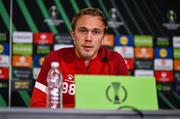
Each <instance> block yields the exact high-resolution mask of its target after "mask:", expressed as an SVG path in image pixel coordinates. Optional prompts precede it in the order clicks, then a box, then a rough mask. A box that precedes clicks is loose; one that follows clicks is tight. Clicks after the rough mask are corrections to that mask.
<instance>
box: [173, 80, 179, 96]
mask: <svg viewBox="0 0 180 119" xmlns="http://www.w3.org/2000/svg"><path fill="white" fill-rule="evenodd" d="M174 91H175V92H176V93H178V94H180V83H175V84H174Z"/></svg>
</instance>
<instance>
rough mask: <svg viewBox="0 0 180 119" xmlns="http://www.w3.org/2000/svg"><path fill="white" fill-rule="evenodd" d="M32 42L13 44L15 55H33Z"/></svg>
mask: <svg viewBox="0 0 180 119" xmlns="http://www.w3.org/2000/svg"><path fill="white" fill-rule="evenodd" d="M32 47H33V46H32V44H20V43H19V44H17V43H16V44H13V55H32V54H33V48H32Z"/></svg>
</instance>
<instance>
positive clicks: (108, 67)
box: [30, 8, 128, 108]
mask: <svg viewBox="0 0 180 119" xmlns="http://www.w3.org/2000/svg"><path fill="white" fill-rule="evenodd" d="M106 25H107V24H106V21H105V17H104V15H103V13H102V11H100V10H99V9H96V8H86V9H82V10H81V11H80V12H79V13H78V14H77V15H75V16H74V18H73V20H72V31H71V36H72V39H73V40H74V47H73V48H63V49H60V50H57V51H52V52H50V53H49V54H48V55H47V56H46V58H45V60H44V62H43V65H42V67H41V71H40V73H39V76H38V79H37V81H36V83H35V87H34V89H33V94H32V98H31V102H30V106H31V107H46V88H47V82H46V76H47V73H48V71H49V69H50V64H51V62H52V61H57V62H59V64H60V71H61V73H62V76H63V84H62V88H63V107H64V108H73V107H74V102H75V101H74V96H75V81H74V75H75V74H89V75H90V74H101V75H128V70H127V67H126V65H125V62H124V60H123V58H122V57H121V55H120V54H118V53H117V52H114V51H111V50H109V49H106V48H102V47H101V43H102V39H103V38H104V35H105V32H106V28H107V27H106Z"/></svg>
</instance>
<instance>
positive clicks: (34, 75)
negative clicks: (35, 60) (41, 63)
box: [33, 67, 41, 80]
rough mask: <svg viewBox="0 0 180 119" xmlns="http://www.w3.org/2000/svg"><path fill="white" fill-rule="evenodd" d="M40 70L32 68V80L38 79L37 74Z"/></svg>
mask: <svg viewBox="0 0 180 119" xmlns="http://www.w3.org/2000/svg"><path fill="white" fill-rule="evenodd" d="M40 70H41V68H40V67H34V68H33V79H34V80H36V79H37V78H38V75H39V72H40Z"/></svg>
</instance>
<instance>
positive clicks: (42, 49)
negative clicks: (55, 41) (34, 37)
mask: <svg viewBox="0 0 180 119" xmlns="http://www.w3.org/2000/svg"><path fill="white" fill-rule="evenodd" d="M34 47H35V48H34V49H35V50H34V52H35V54H38V55H46V54H48V53H49V52H50V51H51V50H52V47H51V45H35V46H34Z"/></svg>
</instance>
